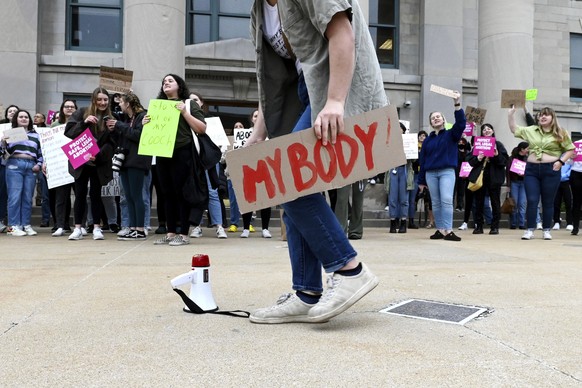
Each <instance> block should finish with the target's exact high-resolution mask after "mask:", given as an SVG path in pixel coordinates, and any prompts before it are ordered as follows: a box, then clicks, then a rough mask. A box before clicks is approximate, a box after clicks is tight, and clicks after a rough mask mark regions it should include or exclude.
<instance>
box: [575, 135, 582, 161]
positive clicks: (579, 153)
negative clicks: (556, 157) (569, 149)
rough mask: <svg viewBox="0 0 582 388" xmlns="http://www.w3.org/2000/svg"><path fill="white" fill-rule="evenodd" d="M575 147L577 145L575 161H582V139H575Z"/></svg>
mask: <svg viewBox="0 0 582 388" xmlns="http://www.w3.org/2000/svg"><path fill="white" fill-rule="evenodd" d="M574 147H576V155H574V158H573V159H574V161H575V162H582V140H579V141H575V142H574Z"/></svg>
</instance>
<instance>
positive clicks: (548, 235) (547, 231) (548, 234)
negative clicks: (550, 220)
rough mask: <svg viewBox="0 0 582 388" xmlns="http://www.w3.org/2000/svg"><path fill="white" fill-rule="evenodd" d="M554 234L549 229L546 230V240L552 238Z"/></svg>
mask: <svg viewBox="0 0 582 388" xmlns="http://www.w3.org/2000/svg"><path fill="white" fill-rule="evenodd" d="M551 239H552V235H551V234H550V231H549V230H544V240H551Z"/></svg>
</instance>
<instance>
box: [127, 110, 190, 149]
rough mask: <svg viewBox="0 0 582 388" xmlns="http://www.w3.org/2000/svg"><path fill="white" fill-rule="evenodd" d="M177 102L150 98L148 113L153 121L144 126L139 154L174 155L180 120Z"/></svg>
mask: <svg viewBox="0 0 582 388" xmlns="http://www.w3.org/2000/svg"><path fill="white" fill-rule="evenodd" d="M176 103H177V101H174V100H150V105H149V107H148V115H149V116H150V119H151V121H150V122H149V123H147V124H146V125H144V126H143V131H142V132H141V138H140V139H139V149H138V152H137V153H138V154H140V155H150V156H163V157H166V158H171V157H172V155H173V153H174V143H175V142H176V133H177V132H178V121H179V120H180V111H179V110H178V109H176Z"/></svg>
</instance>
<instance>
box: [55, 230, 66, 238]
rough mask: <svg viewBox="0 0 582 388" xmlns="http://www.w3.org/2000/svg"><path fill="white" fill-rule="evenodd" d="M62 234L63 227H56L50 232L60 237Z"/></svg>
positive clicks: (63, 232)
mask: <svg viewBox="0 0 582 388" xmlns="http://www.w3.org/2000/svg"><path fill="white" fill-rule="evenodd" d="M63 234H65V231H64V230H63V228H58V229H57V230H55V231H54V232H53V234H52V236H53V237H61V236H62V235H63Z"/></svg>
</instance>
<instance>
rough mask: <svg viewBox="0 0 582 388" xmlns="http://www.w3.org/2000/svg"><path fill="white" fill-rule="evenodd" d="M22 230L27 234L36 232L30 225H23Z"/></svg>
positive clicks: (34, 234)
mask: <svg viewBox="0 0 582 388" xmlns="http://www.w3.org/2000/svg"><path fill="white" fill-rule="evenodd" d="M24 231H25V232H26V235H27V236H36V235H37V234H38V233H37V232H36V230H34V229H32V226H30V225H24Z"/></svg>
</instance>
